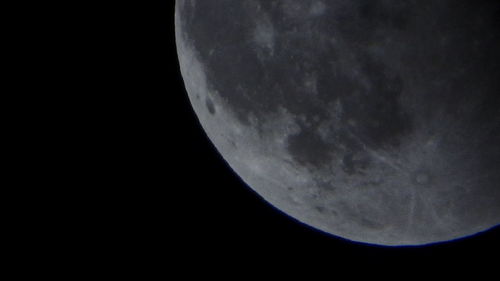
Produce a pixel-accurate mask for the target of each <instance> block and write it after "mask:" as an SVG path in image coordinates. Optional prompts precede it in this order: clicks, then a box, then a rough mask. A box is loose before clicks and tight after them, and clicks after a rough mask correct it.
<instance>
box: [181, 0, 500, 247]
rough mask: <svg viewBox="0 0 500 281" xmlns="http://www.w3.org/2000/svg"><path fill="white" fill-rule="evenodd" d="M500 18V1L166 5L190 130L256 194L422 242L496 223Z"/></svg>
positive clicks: (356, 229) (335, 229)
mask: <svg viewBox="0 0 500 281" xmlns="http://www.w3.org/2000/svg"><path fill="white" fill-rule="evenodd" d="M499 19H500V2H499V1H473V0H466V1H451V0H441V1H434V0H432V1H431V0H419V1H416V0H371V1H361V0H330V1H327V0H322V1H321V0H287V1H284V0H281V1H279V0H274V1H273V0H238V1H234V0H177V2H176V39H177V40H176V42H177V50H178V55H179V61H180V66H181V72H182V76H183V78H184V82H185V86H186V89H187V92H188V94H189V98H190V101H191V104H192V106H193V108H194V111H195V112H196V114H197V116H198V118H199V121H200V123H201V125H202V126H203V128H204V130H205V131H206V133H207V135H208V137H209V138H210V140H211V141H212V142H213V143H214V145H215V146H216V148H217V149H218V151H219V152H220V153H221V154H222V156H223V157H224V159H225V160H226V161H227V162H228V164H229V165H230V166H231V167H232V169H233V170H234V171H235V172H236V173H237V174H238V175H239V176H240V177H241V178H242V180H243V181H244V182H245V183H247V184H248V185H249V186H250V187H251V188H252V189H253V190H255V191H256V192H257V193H258V194H259V195H260V196H262V198H264V199H265V200H266V201H267V202H269V203H270V204H272V205H273V206H275V207H276V208H278V209H279V210H281V211H283V212H284V213H286V214H288V215H290V216H291V217H293V218H295V219H297V220H298V221H300V222H302V223H304V224H306V225H309V226H311V227H314V228H316V229H319V230H321V231H324V232H327V233H329V234H332V235H335V236H338V237H342V238H345V239H348V240H352V241H357V242H363V243H370V244H379V245H422V244H429V243H436V242H442V241H449V240H454V239H457V238H462V237H466V236H470V235H473V234H476V233H479V232H482V231H485V230H488V229H490V228H492V227H494V226H496V225H498V224H500V20H499ZM193 161H195V160H193Z"/></svg>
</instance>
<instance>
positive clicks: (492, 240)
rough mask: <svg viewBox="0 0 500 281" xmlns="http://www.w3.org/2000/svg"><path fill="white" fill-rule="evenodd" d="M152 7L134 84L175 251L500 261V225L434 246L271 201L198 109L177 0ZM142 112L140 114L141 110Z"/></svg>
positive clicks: (180, 257)
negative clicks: (367, 233)
mask: <svg viewBox="0 0 500 281" xmlns="http://www.w3.org/2000/svg"><path fill="white" fill-rule="evenodd" d="M147 9H152V10H155V12H156V13H158V15H155V16H151V17H150V18H149V19H148V21H147V22H146V24H144V22H143V24H142V25H141V28H140V29H136V30H134V32H135V33H137V35H138V36H139V38H140V39H139V40H135V41H133V42H132V44H133V46H136V45H137V46H139V47H140V50H141V54H142V55H141V56H139V58H135V57H134V59H135V60H137V61H135V62H134V64H137V67H136V68H135V71H134V72H133V73H134V74H133V76H134V79H135V80H134V81H135V82H132V84H133V85H127V88H128V87H129V86H130V87H131V88H134V87H137V89H140V92H141V93H144V95H143V96H144V97H146V100H145V101H142V100H143V99H141V101H142V102H138V103H137V104H136V107H139V110H138V112H137V113H136V114H138V115H141V117H142V118H143V120H145V121H143V122H142V123H140V124H136V126H137V128H139V130H140V131H142V132H143V133H144V136H148V137H149V138H150V139H151V140H144V143H145V148H144V152H143V153H144V154H145V155H147V159H148V161H147V163H144V167H145V168H146V170H147V171H146V172H145V179H147V180H146V182H148V183H150V185H152V186H154V189H153V190H152V191H151V193H150V194H148V195H147V196H145V198H143V202H142V203H141V204H142V205H144V206H147V207H145V209H146V210H147V211H146V212H147V213H149V214H150V216H151V218H150V220H151V221H154V222H150V220H145V224H146V225H147V227H150V224H151V223H155V224H156V225H155V227H153V229H155V232H156V235H155V237H157V236H159V239H163V238H162V237H163V236H165V238H164V239H165V241H166V247H167V249H169V250H168V251H167V253H166V254H167V255H169V254H170V255H173V256H175V259H176V261H180V262H181V263H183V264H197V263H210V262H219V261H221V262H233V263H243V264H244V263H245V262H246V261H250V260H253V261H256V260H257V261H270V262H272V263H274V262H276V261H292V260H294V261H297V262H299V261H302V262H309V263H311V264H315V265H317V266H318V267H322V266H320V264H322V265H328V266H332V267H335V266H340V264H339V262H342V263H351V264H360V263H363V264H364V263H367V264H380V265H382V266H384V265H391V266H394V265H395V264H398V265H403V264H406V265H412V266H416V267H427V266H431V265H432V266H437V267H441V266H443V265H445V264H447V265H451V266H453V267H460V266H462V265H463V266H470V265H471V264H478V265H480V266H494V265H495V264H497V263H498V258H497V257H498V254H499V249H500V229H499V228H498V227H497V228H496V229H494V230H491V231H489V232H486V233H482V234H480V235H476V236H474V237H469V238H466V239H461V240H457V241H454V242H448V243H440V244H434V245H430V246H426V247H381V246H370V245H365V244H360V243H354V242H349V241H346V240H343V239H341V238H337V237H332V236H329V235H327V234H325V233H322V232H319V231H315V230H313V229H311V228H309V227H307V226H305V225H303V224H301V223H298V222H297V221H295V220H294V219H292V218H290V217H288V216H287V215H285V214H283V213H281V212H280V211H278V210H277V209H275V208H274V207H272V206H270V205H269V204H267V203H266V202H265V201H263V200H262V199H261V198H260V197H259V196H258V195H257V194H256V193H254V192H253V191H252V190H251V189H250V188H249V187H247V186H246V185H245V184H244V183H243V182H242V181H241V180H240V179H239V177H238V176H237V175H236V174H235V173H233V172H232V170H231V168H230V167H229V166H228V165H227V164H226V163H225V161H224V160H223V159H222V157H221V156H220V155H219V154H218V152H217V151H216V149H215V148H214V146H213V145H212V144H211V142H210V141H209V139H208V138H207V136H206V135H205V133H204V131H203V129H202V127H201V126H200V124H199V122H198V120H197V117H196V115H195V113H194V112H193V110H192V108H191V106H190V103H189V100H188V97H187V93H186V91H185V89H184V85H183V81H182V77H181V75H180V70H179V65H178V60H177V54H176V48H175V36H174V25H173V15H174V1H166V2H162V3H160V4H158V6H154V5H152V6H151V7H148V8H147ZM131 121H132V120H131Z"/></svg>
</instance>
